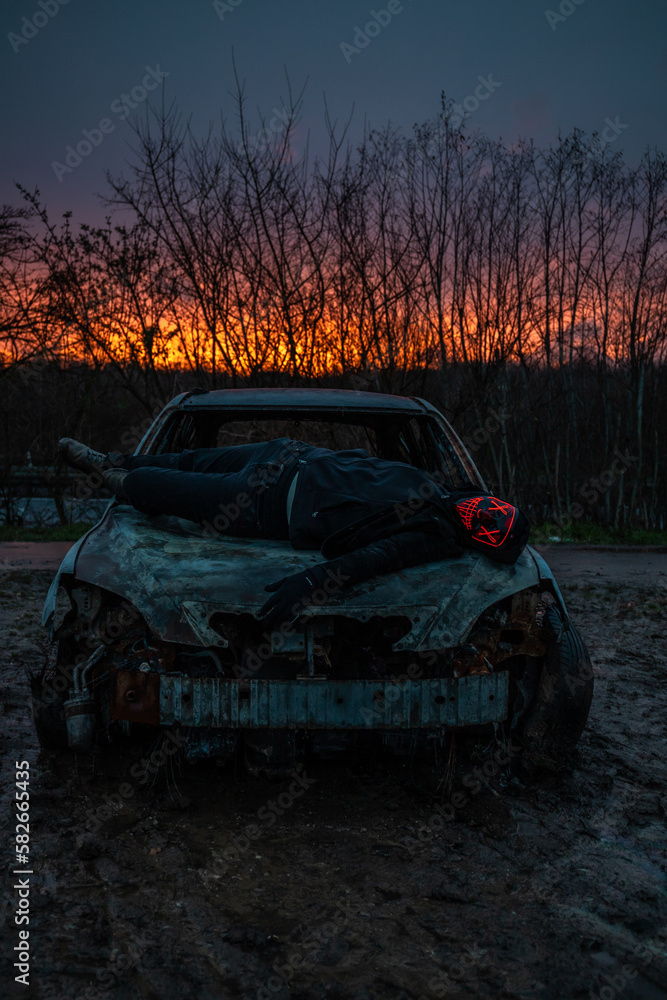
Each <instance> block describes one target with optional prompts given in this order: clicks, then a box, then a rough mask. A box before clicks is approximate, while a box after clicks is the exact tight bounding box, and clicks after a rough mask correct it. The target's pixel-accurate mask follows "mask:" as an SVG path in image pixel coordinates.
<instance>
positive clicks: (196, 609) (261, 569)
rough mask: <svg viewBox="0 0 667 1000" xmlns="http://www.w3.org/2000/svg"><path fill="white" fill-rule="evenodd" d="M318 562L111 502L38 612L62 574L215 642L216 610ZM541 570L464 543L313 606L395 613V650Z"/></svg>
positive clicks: (526, 583)
mask: <svg viewBox="0 0 667 1000" xmlns="http://www.w3.org/2000/svg"><path fill="white" fill-rule="evenodd" d="M318 562H322V556H321V555H320V553H319V552H313V551H297V550H295V549H293V548H292V547H291V545H290V543H289V542H287V541H285V542H280V541H266V540H258V539H244V538H232V537H229V536H224V535H213V536H212V535H211V534H210V533H209V535H208V536H207V533H206V531H205V530H204V529H203V528H201V527H199V526H198V525H196V524H194V522H191V521H185V520H182V519H180V518H175V517H167V516H160V517H150V516H148V515H145V514H141V513H140V512H139V511H137V510H135V509H134V508H133V507H129V506H125V505H116V506H113V507H111V508H110V509H109V510H108V511H107V513H106V514H105V516H104V517H103V519H102V520H101V521H100V523H99V524H98V525H96V526H95V527H94V528H93V529H91V531H89V532H88V534H87V535H84V537H83V538H82V539H80V541H79V542H78V543H77V544H76V545H75V546H74V547H73V548H72V549H71V550H70V552H69V553H68V554H67V556H66V557H65V560H64V561H63V564H62V565H61V567H60V570H59V573H58V576H57V577H56V579H55V580H54V582H53V584H52V587H51V590H50V591H49V595H48V597H47V602H46V605H45V608H44V617H43V621H44V624H46V625H48V624H50V623H51V622H52V619H53V610H54V607H55V598H56V593H57V590H58V586H59V583H60V579H61V577H62V576H67V577H68V578H69V579H75V580H77V581H80V582H83V583H89V584H96V585H97V586H99V587H102V588H104V589H105V590H108V591H111V592H113V593H115V594H118V595H119V596H120V597H122V598H124V599H126V600H128V601H130V602H131V603H132V604H133V605H134V606H135V607H136V608H137V609H138V611H140V612H141V614H142V615H143V617H144V619H145V621H146V622H147V624H148V625H149V627H150V628H151V630H152V631H153V632H154V634H155V635H156V636H157V637H159V638H161V639H164V640H166V641H174V642H180V643H185V644H192V645H198V646H201V645H205V646H208V645H221V644H223V642H224V640H222V639H221V637H220V634H219V633H218V632H214V631H213V629H212V628H211V627H210V626H209V624H208V620H209V618H210V616H211V615H212V614H213V613H214V612H221V611H223V612H232V613H236V614H241V613H249V614H256V613H257V611H258V610H259V608H260V607H261V606H262V604H263V603H264V602H265V600H266V599H267V596H268V595H267V593H266V592H265V590H264V587H265V586H266V584H268V583H271V582H273V581H274V580H279V579H281V577H284V576H288V575H289V574H291V573H297V572H299V571H300V570H303V569H306V568H308V567H309V566H312V565H313V564H315V563H318ZM542 562H543V561H542ZM543 565H544V566H545V568H546V565H545V564H544V563H543ZM548 573H549V571H548V569H547V574H548ZM549 575H550V574H549ZM541 576H542V577H544V574H543V573H540V572H539V571H538V566H537V563H536V560H535V558H534V554H533V553H532V550H531V549H530V548H527V549H526V550H525V551H524V552H523V553H522V555H521V556H520V558H519V559H518V560H517V562H516V563H514V564H513V565H511V566H507V565H502V564H499V563H495V562H492V561H491V560H490V559H487V558H486V557H485V556H482V555H479V554H478V553H476V552H466V553H465V554H464V555H462V556H460V557H458V558H454V559H445V560H441V561H439V562H432V563H428V564H425V565H421V566H413V567H410V568H408V569H404V570H402V571H400V572H397V573H391V574H387V575H384V576H378V577H374V578H373V579H371V580H368V581H366V582H365V583H362V584H358V585H357V586H355V587H349V588H345V589H341V590H339V591H338V592H334V593H333V594H332V596H331V597H330V598H329V600H328V601H327V603H326V604H325V605H323V606H320V607H318V608H316V607H314V606H313V609H312V613H313V614H316V615H331V614H335V615H336V616H340V615H342V616H345V617H350V618H354V619H357V620H361V621H364V620H369V619H370V618H372V617H375V616H377V615H380V616H393V615H403V616H406V617H408V618H410V620H411V623H412V627H411V629H410V631H409V632H408V633H407V634H406V635H405V636H403V637H402V638H401V639H400V640H398V641H397V642H396V643H395V645H394V648H395V649H408V650H415V651H417V650H425V649H434V648H444V647H448V646H454V645H457V644H459V643H460V642H462V641H463V640H464V638H465V636H466V634H467V632H468V631H469V630H470V628H471V626H472V624H473V623H474V621H475V619H476V618H477V617H478V616H479V615H480V614H481V613H482V611H484V609H485V608H487V607H488V606H489V605H490V604H493V603H495V602H496V601H499V600H501V599H502V598H503V597H507V596H509V595H511V594H513V593H515V592H516V591H519V590H523V589H525V588H527V587H531V586H534V585H536V584H537V583H538V582H539V580H540V577H541Z"/></svg>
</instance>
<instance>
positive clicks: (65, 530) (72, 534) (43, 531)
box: [0, 523, 92, 542]
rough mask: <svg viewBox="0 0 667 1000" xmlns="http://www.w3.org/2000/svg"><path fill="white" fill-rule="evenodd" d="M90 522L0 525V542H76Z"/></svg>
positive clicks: (86, 529)
mask: <svg viewBox="0 0 667 1000" xmlns="http://www.w3.org/2000/svg"><path fill="white" fill-rule="evenodd" d="M90 527H92V525H90V524H85V523H80V524H56V525H54V526H53V527H51V528H17V527H14V526H12V525H9V524H2V525H0V542H76V541H77V539H79V538H81V536H82V535H85V533H86V532H87V531H88V529H89V528H90Z"/></svg>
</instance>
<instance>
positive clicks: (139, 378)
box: [0, 89, 667, 528]
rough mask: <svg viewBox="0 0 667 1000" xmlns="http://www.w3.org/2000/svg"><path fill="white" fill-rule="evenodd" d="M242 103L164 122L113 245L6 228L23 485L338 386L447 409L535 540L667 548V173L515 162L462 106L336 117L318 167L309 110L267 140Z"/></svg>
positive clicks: (139, 131) (146, 145) (6, 371)
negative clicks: (232, 409)
mask: <svg viewBox="0 0 667 1000" xmlns="http://www.w3.org/2000/svg"><path fill="white" fill-rule="evenodd" d="M237 100H238V105H237V108H236V112H237V113H236V124H235V125H234V127H230V126H229V125H228V123H227V122H225V121H224V120H223V121H221V123H220V126H219V127H218V128H215V129H214V128H211V129H210V130H209V131H208V132H207V134H205V135H204V136H203V137H202V136H201V135H196V134H194V132H193V131H192V130H191V128H190V126H189V124H188V122H187V121H184V120H183V119H182V118H181V116H180V114H179V112H178V110H177V109H176V108H175V107H174V106H172V107H170V108H166V107H164V106H162V107H161V108H153V109H150V110H149V111H148V112H147V113H146V115H145V116H144V118H142V119H141V120H139V121H138V122H137V123H136V124H135V144H134V156H133V160H132V163H131V165H130V167H129V168H128V171H127V172H126V174H125V175H124V176H120V177H116V176H108V178H107V184H108V187H107V204H108V206H109V217H108V219H107V221H106V223H105V224H104V225H102V226H97V227H94V226H89V225H85V224H83V225H78V226H75V224H74V221H73V219H72V217H71V215H70V214H69V213H68V214H66V215H65V216H64V218H63V219H62V220H59V221H57V222H54V221H53V220H52V218H51V217H50V215H49V213H48V211H47V208H46V206H45V205H44V204H43V203H42V202H41V199H40V196H39V193H38V192H36V191H35V192H29V191H26V190H24V189H21V191H22V195H23V202H22V204H21V205H20V206H19V207H16V206H6V207H5V208H4V210H2V211H1V212H0V350H1V351H2V355H3V367H2V384H3V387H4V392H3V402H2V407H3V430H2V440H1V441H0V448H1V449H2V454H3V461H4V463H5V467H6V469H7V470H9V469H10V467H11V466H12V465H14V464H16V463H17V461H19V462H20V461H21V458H20V456H21V454H22V453H24V452H25V451H28V450H30V451H31V454H33V455H39V456H41V460H43V461H48V460H50V459H49V457H48V456H49V455H50V454H51V453H52V451H53V447H54V445H55V439H57V437H58V436H60V435H61V434H62V433H70V434H74V435H76V434H83V432H84V431H85V432H86V433H88V432H90V433H92V435H93V437H94V438H95V440H93V442H92V443H93V444H95V443H96V442H97V443H99V444H101V445H104V446H105V447H114V446H116V445H117V442H116V441H114V440H112V439H111V438H112V437H113V435H114V434H115V433H116V432H121V431H122V430H123V429H126V427H127V426H131V425H135V424H136V423H137V421H139V422H141V420H142V419H145V418H146V417H147V415H149V414H151V413H153V412H154V410H155V407H156V405H158V404H159V403H160V402H163V401H165V400H166V399H168V398H169V397H170V396H171V395H172V394H173V393H174V392H175V391H177V390H178V389H179V388H181V387H185V386H190V385H201V386H203V387H205V388H212V387H220V388H224V387H238V386H242V385H257V386H259V385H278V384H280V385H305V384H322V385H323V384H330V385H334V384H335V385H343V386H349V387H353V388H366V387H367V388H369V389H371V390H380V391H390V392H397V393H404V394H413V393H414V394H420V395H424V396H426V397H427V398H429V399H431V400H432V401H433V402H434V403H436V405H438V406H440V407H441V409H442V410H443V411H444V413H445V414H446V416H448V417H449V418H450V419H451V420H452V421H453V423H454V425H455V426H456V428H457V429H458V430H459V432H460V433H461V434H462V436H463V437H464V438H465V439H466V441H467V442H468V443H469V444H471V446H472V447H474V449H475V458H476V459H478V461H479V463H480V465H481V466H482V467H483V469H484V472H485V474H486V477H487V480H488V481H489V482H490V483H491V484H492V485H493V487H494V488H495V489H497V490H498V491H502V492H504V494H505V495H507V496H514V497H516V498H517V499H518V500H519V501H520V502H521V503H522V504H523V505H524V506H527V507H529V508H530V509H531V510H532V511H533V513H534V516H536V517H539V518H542V517H549V518H551V519H554V518H556V519H560V521H561V523H563V524H565V523H568V522H569V521H571V520H572V519H573V518H575V519H576V518H584V519H588V518H592V519H594V520H600V521H604V522H605V523H607V524H613V525H617V526H619V525H627V524H642V525H644V526H646V527H657V528H663V527H664V525H665V512H666V508H667V503H666V502H665V493H666V490H667V474H666V473H665V469H664V463H663V462H662V461H661V459H662V456H663V454H664V449H665V430H664V428H665V424H666V422H667V402H666V401H665V399H666V395H667V394H666V392H665V389H666V388H667V381H666V367H665V363H666V360H667V359H666V348H665V345H666V338H665V329H666V317H667V259H666V256H665V254H666V251H667V238H666V237H667V210H666V207H667V199H666V192H667V160H666V158H665V155H664V154H663V153H661V152H659V151H656V150H647V151H646V153H645V154H644V156H643V157H642V159H641V161H640V162H639V164H637V165H636V166H633V167H629V166H628V165H626V164H625V163H624V160H623V157H622V155H621V154H620V153H619V152H616V153H615V152H614V151H613V149H612V147H611V146H610V144H609V143H608V142H605V141H604V140H603V139H602V138H601V137H600V136H598V135H596V134H595V133H594V134H593V135H591V136H587V135H585V134H584V133H582V132H581V131H579V130H575V131H574V132H573V133H572V134H570V135H568V136H565V137H559V139H558V140H557V141H556V142H554V143H553V144H552V145H550V146H549V147H547V148H545V149H539V148H537V147H536V146H535V145H534V144H533V143H530V142H521V143H519V144H517V145H516V146H513V147H511V148H510V147H508V146H506V145H504V144H503V143H502V142H501V141H499V140H492V139H490V138H488V137H485V136H483V135H479V134H477V135H469V134H468V133H467V132H466V129H465V124H462V123H461V122H460V117H458V116H456V115H453V113H452V104H451V102H448V101H447V100H446V99H445V98H444V97H443V100H442V107H441V111H440V113H439V115H437V116H436V117H435V118H434V119H432V120H429V121H427V122H425V123H423V124H422V125H418V126H415V128H414V130H413V132H412V133H411V134H410V135H409V136H405V135H403V134H402V133H400V132H398V131H396V130H394V129H392V128H391V127H386V128H385V129H382V130H370V129H369V130H368V131H367V132H366V134H365V135H364V137H363V139H362V140H361V141H360V142H359V143H357V144H354V143H352V142H351V141H350V139H349V132H348V130H347V128H346V126H345V125H343V126H342V127H338V126H337V125H336V124H335V123H332V122H331V121H329V119H327V136H328V149H327V152H326V154H325V155H324V156H312V155H310V153H309V151H308V148H307V145H306V146H305V148H304V147H303V146H302V148H299V144H298V143H297V141H296V128H297V124H298V122H299V115H300V108H301V95H299V96H297V97H293V96H290V100H289V102H288V103H287V104H284V105H283V109H282V112H281V114H280V116H279V117H278V118H275V119H272V120H271V121H268V122H267V121H263V122H261V126H262V127H261V128H260V129H259V131H253V130H252V129H251V127H250V123H249V121H248V119H247V117H246V112H245V105H244V100H243V94H242V92H241V90H240V89H239V93H238V95H237ZM66 387H67V388H66ZM70 393H71V399H69V394H70ZM28 399H30V400H31V404H30V412H24V411H23V410H21V408H22V406H24V405H26V404H27V401H28ZM66 399H68V400H69V402H68V403H67V405H65V400H66ZM22 400H23V401H25V403H22V402H21V401H22ZM37 400H39V405H37ZM102 400H104V401H105V402H104V403H102ZM17 407H18V410H17ZM105 407H110V410H106V412H113V413H115V414H117V415H118V416H117V422H114V424H113V426H111V425H109V424H108V422H105V421H104V419H103V413H104V412H105ZM40 408H41V409H40ZM19 410H21V414H20V415H19ZM37 411H39V412H40V413H46V414H48V416H47V417H46V418H41V419H43V420H44V419H45V420H46V424H47V426H46V427H45V426H44V424H43V423H42V424H39V423H38V421H37V417H36V412H37ZM96 414H97V415H96ZM127 421H129V423H127ZM98 423H99V426H98ZM21 428H24V429H23V430H22V429H21ZM49 449H50V450H51V451H49ZM6 474H7V475H8V474H9V472H7V473H6Z"/></svg>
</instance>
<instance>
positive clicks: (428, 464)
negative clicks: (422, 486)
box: [35, 389, 592, 771]
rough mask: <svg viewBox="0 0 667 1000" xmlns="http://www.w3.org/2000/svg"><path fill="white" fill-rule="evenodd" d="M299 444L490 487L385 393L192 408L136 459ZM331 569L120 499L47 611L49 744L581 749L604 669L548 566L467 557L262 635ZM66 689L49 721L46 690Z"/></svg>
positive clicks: (39, 716) (44, 730)
mask: <svg viewBox="0 0 667 1000" xmlns="http://www.w3.org/2000/svg"><path fill="white" fill-rule="evenodd" d="M283 434H287V436H290V437H293V438H298V439H300V440H305V441H307V442H308V443H312V444H319V445H324V446H326V447H330V448H334V449H340V448H345V447H349V446H350V445H353V446H356V447H358V446H360V445H361V446H362V447H365V448H366V449H367V450H368V451H369V452H370V453H371V454H377V455H379V456H380V457H382V458H389V459H395V460H398V461H403V462H406V461H407V462H409V463H410V464H412V465H416V466H418V467H420V468H422V469H424V470H425V471H426V472H430V473H431V474H433V473H436V472H437V473H438V474H439V475H440V476H442V477H444V480H445V482H446V483H449V484H450V485H451V486H452V487H454V486H457V485H460V484H461V483H464V482H466V481H467V482H472V483H474V484H475V485H479V486H480V487H481V488H485V487H484V483H483V480H482V479H481V476H480V474H479V472H478V471H477V469H476V468H475V465H474V463H473V462H472V459H471V458H470V456H469V454H468V453H467V451H466V449H465V448H464V446H463V444H462V443H461V441H460V440H459V439H458V437H457V436H456V434H455V433H454V431H453V430H452V428H451V427H450V425H449V424H448V423H447V421H445V419H444V418H443V417H442V416H441V414H440V413H439V412H438V411H437V410H436V409H435V408H434V407H433V406H431V405H430V404H429V403H426V402H424V401H423V400H420V399H416V398H403V397H397V396H388V395H382V394H378V393H365V392H352V391H345V390H324V389H320V390H310V389H275V390H272V389H262V390H225V391H210V392H195V393H184V394H181V395H180V396H178V397H176V398H175V399H174V400H172V402H171V403H169V404H168V406H167V407H165V409H164V410H163V411H162V413H161V414H160V415H159V416H158V417H157V418H156V420H155V421H154V423H153V425H152V426H151V427H150V429H149V431H148V432H147V434H146V435H145V437H144V439H143V440H142V441H141V443H140V444H139V446H138V448H137V451H136V454H142V453H157V454H160V453H162V452H174V451H180V450H182V449H184V448H193V447H211V446H215V445H216V444H217V445H226V444H233V443H241V442H244V441H247V440H248V439H257V440H261V439H267V438H272V437H278V436H281V435H283ZM321 561H322V557H321V555H320V553H319V552H313V551H297V550H294V549H293V548H292V547H291V546H290V544H289V542H287V541H284V542H283V541H265V540H258V539H247V538H238V537H230V536H225V535H220V534H218V533H216V532H212V531H211V530H209V529H207V528H205V527H201V526H199V525H197V524H195V523H194V522H190V521H185V520H183V519H179V518H176V517H169V516H164V515H162V516H153V517H151V516H148V515H144V514H142V513H140V512H139V511H137V510H135V509H134V508H132V507H130V506H127V505H123V504H121V503H118V502H112V503H111V504H110V506H109V508H108V509H107V511H106V513H105V515H104V516H103V517H102V519H101V520H100V522H99V523H98V524H97V525H96V526H95V527H94V528H92V529H91V530H90V531H89V532H88V534H87V535H85V536H84V537H83V538H82V539H80V541H79V542H78V543H76V545H75V546H73V548H72V549H71V550H70V552H69V553H68V554H67V556H66V558H65V560H64V561H63V563H62V565H61V567H60V570H59V572H58V574H57V576H56V578H55V579H54V581H53V584H52V586H51V588H50V591H49V594H48V596H47V600H46V603H45V607H44V617H43V622H44V624H45V626H47V627H48V628H49V630H50V634H51V637H52V639H53V640H54V641H58V642H59V651H58V665H57V669H56V672H55V675H54V676H51V677H44V678H43V679H42V686H41V688H40V690H38V691H37V693H36V695H37V704H36V710H35V718H36V722H37V724H38V732H39V731H40V728H41V738H42V741H43V742H48V741H49V738H54V733H55V734H56V736H55V738H56V740H57V739H60V740H61V741H64V740H65V739H66V740H67V743H68V745H69V746H70V747H71V748H73V749H77V750H86V749H90V748H91V747H92V746H93V745H94V743H95V742H96V741H99V740H105V739H107V740H109V739H113V738H114V737H115V736H118V735H121V734H123V733H127V732H128V731H129V730H130V729H132V728H136V727H139V728H141V727H168V726H179V727H180V731H181V732H183V733H184V734H186V737H185V738H186V744H187V750H186V752H187V753H189V755H190V756H193V757H197V756H207V755H214V756H216V757H225V756H231V755H232V754H233V753H235V752H236V749H237V747H238V746H239V744H240V742H241V743H242V745H243V747H244V753H245V758H246V763H247V764H248V765H249V766H250V768H251V770H252V769H253V768H264V769H265V770H268V771H270V770H271V767H272V766H275V767H276V768H278V769H279V767H280V762H281V761H282V760H288V761H289V760H291V759H292V758H293V756H294V754H295V753H297V751H298V750H299V748H301V749H303V747H304V746H306V745H307V744H308V745H311V746H313V747H317V746H319V747H323V746H327V745H328V746H329V747H331V746H335V745H342V744H343V743H344V742H345V741H344V739H343V737H347V738H348V740H349V739H354V738H355V737H358V736H359V734H360V733H363V732H368V731H371V730H374V731H377V732H378V733H380V734H381V735H382V738H383V739H385V740H386V741H389V742H393V744H394V745H395V746H400V745H404V746H405V745H407V744H408V743H409V742H410V741H411V740H414V739H415V738H416V737H417V736H419V737H420V738H422V739H424V738H428V737H435V738H439V737H442V735H443V734H444V733H446V732H448V731H451V730H461V729H468V728H470V727H479V726H495V727H496V728H497V727H499V726H500V727H502V728H504V730H505V732H507V733H510V732H512V733H517V734H518V735H519V736H520V737H521V740H522V741H523V747H524V756H525V757H526V758H527V759H528V758H530V759H531V760H532V761H537V762H539V760H540V759H541V758H542V757H549V758H552V759H555V758H557V757H559V756H560V757H562V756H563V755H564V754H567V753H568V752H569V751H570V750H571V748H572V747H573V746H574V744H575V743H576V740H577V739H578V737H579V735H580V733H581V731H582V729H583V726H584V725H585V722H586V718H587V714H588V708H589V705H590V700H591V696H592V671H591V667H590V661H589V659H588V655H587V653H586V650H585V648H584V646H583V643H582V642H581V640H580V638H579V636H578V634H577V632H576V629H575V628H574V626H573V625H572V623H571V622H570V620H569V617H568V615H567V610H566V608H565V604H564V602H563V599H562V596H561V594H560V591H559V589H558V586H557V584H556V582H555V580H554V578H553V575H552V573H551V571H550V570H549V569H548V567H547V565H546V564H545V562H544V560H542V559H541V557H540V556H539V555H538V554H537V553H536V552H535V551H534V550H533V549H531V548H530V547H527V548H526V549H525V551H524V552H523V553H522V555H521V556H520V558H519V559H518V561H517V562H516V563H514V564H512V565H503V564H499V563H495V562H493V561H491V560H490V559H488V558H487V557H486V556H484V555H481V554H479V553H477V552H473V551H467V552H465V554H464V555H462V556H460V557H458V558H450V559H446V560H442V561H439V562H433V563H428V564H425V565H420V566H415V567H411V568H409V569H405V570H403V571H401V572H400V573H392V574H387V575H384V576H380V577H375V578H373V579H371V580H369V581H367V582H366V583H363V584H359V585H357V586H354V587H351V588H342V589H340V590H338V591H337V592H336V593H334V594H333V595H332V596H331V597H329V598H328V599H326V600H325V601H323V602H320V603H315V602H314V603H313V604H312V605H311V606H309V607H308V608H307V610H306V613H305V614H304V615H303V616H302V618H301V619H300V620H299V621H298V622H297V623H296V626H295V628H294V629H293V630H291V631H290V632H289V633H286V632H285V631H284V630H283V631H280V632H272V633H269V632H266V631H265V629H264V628H263V625H262V622H261V621H260V620H259V619H258V618H257V612H258V611H259V609H260V607H261V606H262V604H263V603H264V600H265V599H266V594H265V592H264V586H265V585H266V584H267V583H269V582H271V581H273V580H276V579H279V578H281V577H283V576H285V575H286V574H289V573H294V572H298V571H299V570H302V569H305V568H307V567H308V566H310V565H313V564H314V563H317V562H321ZM63 599H64V600H63ZM56 680H58V685H57V687H58V688H59V702H56V704H55V705H54V706H53V705H52V706H51V708H50V713H51V714H50V717H49V719H47V717H46V715H47V709H46V708H45V699H44V692H45V690H46V689H53V688H54V687H56V683H55V682H56ZM54 709H55V710H58V709H59V710H60V716H61V719H60V723H59V724H55V723H54V718H55V716H54ZM49 734H50V736H49Z"/></svg>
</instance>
